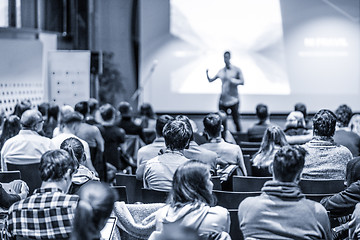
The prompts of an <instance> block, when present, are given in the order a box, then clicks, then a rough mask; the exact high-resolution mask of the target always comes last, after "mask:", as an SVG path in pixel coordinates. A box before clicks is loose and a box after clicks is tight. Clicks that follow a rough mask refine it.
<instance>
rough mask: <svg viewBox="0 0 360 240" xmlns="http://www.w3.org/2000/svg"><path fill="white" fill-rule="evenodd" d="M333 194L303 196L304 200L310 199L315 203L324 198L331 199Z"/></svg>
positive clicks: (308, 194)
mask: <svg viewBox="0 0 360 240" xmlns="http://www.w3.org/2000/svg"><path fill="white" fill-rule="evenodd" d="M333 195H334V194H331V193H307V194H305V197H306V199H310V200H313V201H315V202H320V201H321V199H323V198H324V197H331V196H333Z"/></svg>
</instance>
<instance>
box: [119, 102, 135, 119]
mask: <svg viewBox="0 0 360 240" xmlns="http://www.w3.org/2000/svg"><path fill="white" fill-rule="evenodd" d="M118 110H119V112H120V113H121V116H122V117H130V116H131V114H132V107H131V105H130V103H128V102H120V103H119V107H118Z"/></svg>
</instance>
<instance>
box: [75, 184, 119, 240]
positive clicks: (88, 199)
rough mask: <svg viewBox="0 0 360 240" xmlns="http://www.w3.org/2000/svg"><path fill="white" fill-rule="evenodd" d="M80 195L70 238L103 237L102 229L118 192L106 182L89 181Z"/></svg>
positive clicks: (78, 239) (76, 239)
mask: <svg viewBox="0 0 360 240" xmlns="http://www.w3.org/2000/svg"><path fill="white" fill-rule="evenodd" d="M79 196H80V201H79V204H78V206H77V208H76V211H75V218H74V223H73V231H72V234H71V237H70V240H80V239H102V238H101V237H100V231H101V229H103V228H104V226H105V224H106V221H107V219H108V218H109V216H110V214H111V211H112V210H113V208H114V202H115V199H116V194H115V193H114V192H113V190H112V189H111V188H110V187H109V186H108V185H106V184H104V183H100V182H89V183H87V184H85V185H84V186H83V187H82V188H81V189H80V192H79Z"/></svg>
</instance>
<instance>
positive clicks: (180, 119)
mask: <svg viewBox="0 0 360 240" xmlns="http://www.w3.org/2000/svg"><path fill="white" fill-rule="evenodd" d="M175 120H179V121H183V122H184V123H185V124H186V125H187V126H188V128H189V129H190V131H191V140H193V139H194V131H193V128H192V125H191V122H190V119H189V118H188V117H187V116H185V115H177V116H176V117H175Z"/></svg>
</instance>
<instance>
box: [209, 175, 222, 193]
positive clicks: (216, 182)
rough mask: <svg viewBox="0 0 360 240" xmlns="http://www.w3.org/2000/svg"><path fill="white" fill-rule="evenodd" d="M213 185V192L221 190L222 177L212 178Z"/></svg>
mask: <svg viewBox="0 0 360 240" xmlns="http://www.w3.org/2000/svg"><path fill="white" fill-rule="evenodd" d="M211 181H212V183H213V190H221V183H220V176H213V177H211Z"/></svg>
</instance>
